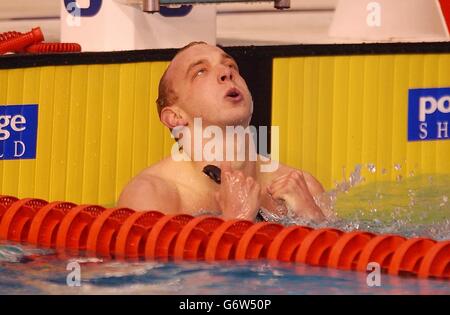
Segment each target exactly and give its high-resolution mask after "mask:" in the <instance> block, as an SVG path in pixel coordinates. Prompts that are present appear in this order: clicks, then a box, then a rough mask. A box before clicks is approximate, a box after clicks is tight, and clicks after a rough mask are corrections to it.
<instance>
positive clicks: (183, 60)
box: [167, 44, 253, 126]
mask: <svg viewBox="0 0 450 315" xmlns="http://www.w3.org/2000/svg"><path fill="white" fill-rule="evenodd" d="M167 75H168V79H169V80H170V81H171V85H172V88H173V89H174V91H175V93H176V94H177V96H178V101H177V103H176V104H175V105H177V106H179V107H180V108H181V109H182V110H183V111H184V112H185V113H186V114H187V115H188V117H187V119H188V121H189V123H190V124H192V122H193V120H194V118H195V117H202V122H203V125H204V126H205V125H217V126H229V125H243V126H246V125H248V124H249V122H250V118H251V115H252V111H253V102H252V98H251V95H250V92H249V90H248V87H247V84H246V83H245V81H244V79H243V78H242V77H241V75H240V74H239V69H238V66H237V64H236V62H235V61H234V59H233V58H231V57H230V56H229V55H227V54H226V53H225V52H224V51H223V50H222V49H220V48H218V47H216V46H210V45H206V44H198V45H195V46H192V47H189V48H188V49H186V50H184V51H182V52H181V53H180V54H178V55H177V56H176V57H175V58H174V59H173V60H172V62H171V64H170V67H169V70H168V71H167Z"/></svg>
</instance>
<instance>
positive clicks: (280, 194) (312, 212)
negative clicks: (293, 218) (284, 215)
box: [267, 170, 325, 222]
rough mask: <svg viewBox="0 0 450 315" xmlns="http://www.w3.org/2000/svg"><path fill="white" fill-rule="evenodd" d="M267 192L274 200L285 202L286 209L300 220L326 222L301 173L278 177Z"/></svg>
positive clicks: (296, 172)
mask: <svg viewBox="0 0 450 315" xmlns="http://www.w3.org/2000/svg"><path fill="white" fill-rule="evenodd" d="M267 192H268V193H269V194H270V195H271V196H272V198H273V199H275V200H280V201H284V202H285V204H286V207H287V208H288V209H289V210H291V211H293V212H294V213H295V214H296V215H297V216H299V217H300V218H303V219H306V220H308V221H314V222H321V221H323V220H325V216H324V214H323V213H322V210H321V209H320V208H319V207H318V206H317V205H316V203H315V201H314V198H313V196H312V194H311V192H310V190H309V189H308V185H307V183H306V181H305V177H304V175H303V172H301V171H297V170H295V171H291V172H289V173H288V174H285V175H282V176H280V177H278V178H277V179H275V180H274V181H273V182H272V183H271V184H270V185H269V186H267Z"/></svg>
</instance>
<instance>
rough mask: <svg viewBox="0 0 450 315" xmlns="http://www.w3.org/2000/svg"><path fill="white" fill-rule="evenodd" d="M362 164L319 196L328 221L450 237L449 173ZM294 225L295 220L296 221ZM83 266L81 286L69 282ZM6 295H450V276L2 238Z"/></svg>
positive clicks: (1, 289) (0, 272) (1, 286)
mask: <svg viewBox="0 0 450 315" xmlns="http://www.w3.org/2000/svg"><path fill="white" fill-rule="evenodd" d="M360 170H361V169H360V168H357V169H356V171H355V172H354V173H352V175H351V176H350V179H349V180H348V181H345V182H343V183H339V184H338V185H336V188H335V189H333V190H331V191H328V192H327V193H326V194H324V196H323V198H322V199H321V200H319V201H318V202H319V203H322V205H323V206H327V207H329V209H331V210H332V212H333V213H334V219H333V220H332V221H330V222H328V223H327V224H326V226H334V227H337V228H339V229H342V230H345V231H352V230H368V231H372V232H376V233H395V234H400V235H404V236H407V237H414V236H425V237H429V238H433V239H436V240H448V239H450V202H449V200H448V198H449V197H450V175H422V176H411V177H408V178H404V179H401V178H398V180H396V181H386V182H377V183H368V184H362V182H363V181H364V180H363V178H362V177H361V175H360ZM291 223H292V222H291ZM71 262H77V263H78V264H79V265H80V268H81V269H80V279H81V282H80V284H81V286H69V285H68V284H67V278H68V276H69V274H70V273H71V271H72V270H67V265H68V263H71ZM0 294H199V295H205V294H225V295H227V294H233V295H234V294H269V295H272V294H273V295H276V294H433V295H434V294H450V282H449V281H448V280H437V279H418V278H415V277H405V276H401V277H397V276H390V275H387V274H382V275H381V285H380V286H369V285H368V282H367V274H365V273H361V272H352V271H342V270H334V269H329V268H321V267H312V266H306V265H303V264H298V263H281V262H273V261H248V262H215V263H207V262H182V263H175V262H122V261H112V260H102V259H97V258H87V257H71V258H64V259H62V258H60V257H57V256H56V255H55V253H54V252H53V251H51V250H42V249H37V248H34V247H30V246H27V245H18V244H11V243H5V242H3V243H0Z"/></svg>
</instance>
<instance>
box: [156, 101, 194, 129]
mask: <svg viewBox="0 0 450 315" xmlns="http://www.w3.org/2000/svg"><path fill="white" fill-rule="evenodd" d="M185 116H186V115H185V114H184V113H183V111H181V110H180V109H179V108H176V107H172V106H167V107H164V108H163V109H162V110H161V122H162V123H163V124H164V125H165V126H166V127H167V128H169V129H173V128H175V127H177V126H186V125H187V123H188V121H187V119H186V118H185Z"/></svg>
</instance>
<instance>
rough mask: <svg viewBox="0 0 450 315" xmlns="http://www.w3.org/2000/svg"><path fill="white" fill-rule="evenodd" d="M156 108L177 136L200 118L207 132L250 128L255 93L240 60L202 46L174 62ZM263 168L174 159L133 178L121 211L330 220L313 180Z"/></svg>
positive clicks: (184, 51) (186, 149) (295, 172)
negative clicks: (214, 172) (215, 171)
mask: <svg viewBox="0 0 450 315" xmlns="http://www.w3.org/2000/svg"><path fill="white" fill-rule="evenodd" d="M157 105H158V113H159V116H160V120H161V122H162V123H163V124H164V125H165V126H167V127H168V128H169V129H170V130H176V129H177V128H179V127H184V128H187V129H189V130H190V131H191V134H194V131H193V130H192V129H193V128H194V125H195V124H194V118H197V119H198V117H201V119H202V126H203V128H206V127H207V126H218V127H219V128H221V129H224V130H225V127H226V126H242V127H244V128H246V127H247V126H248V125H249V123H250V119H251V115H252V112H253V101H252V97H251V94H250V92H249V90H248V87H247V84H246V82H245V80H244V79H243V78H242V77H241V75H240V74H239V69H238V65H237V64H236V62H235V61H234V59H233V58H232V57H231V56H229V55H228V54H226V53H225V52H224V51H223V50H222V49H220V48H219V47H216V46H211V45H208V44H206V43H203V42H194V43H191V44H189V45H187V46H186V47H184V48H182V49H181V50H180V51H179V52H178V53H177V54H176V56H175V57H174V58H173V60H172V61H171V63H170V65H169V67H168V68H167V70H166V72H165V73H164V75H163V77H162V78H161V80H160V83H159V95H158V100H157ZM183 140H186V137H185V134H184V133H183ZM236 145H241V146H242V145H244V146H246V147H245V148H236V150H237V151H239V149H248V148H249V146H251V147H254V144H253V142H252V141H247V142H245V144H242V143H240V144H236ZM183 146H184V148H183V152H182V153H181V154H188V155H189V156H190V157H192V154H191V152H192V149H193V148H192V147H190V146H187V147H186V146H185V145H183ZM186 152H187V153H186ZM263 163H264V162H262V161H260V160H257V161H253V160H250V159H248V158H247V159H245V160H244V161H240V160H236V159H234V160H233V161H227V162H207V161H205V160H197V159H190V160H182V161H179V160H175V159H174V158H173V155H172V156H170V157H167V158H166V159H164V160H162V161H160V162H158V163H156V164H154V165H152V166H150V167H149V168H147V169H145V170H143V171H142V172H141V173H140V174H138V175H137V176H136V177H135V178H133V179H132V180H131V181H130V183H129V184H128V185H127V186H126V187H125V188H124V190H123V192H122V194H121V195H120V198H119V201H118V206H121V207H129V208H132V209H136V210H159V211H161V212H164V213H167V214H169V213H171V214H174V213H188V214H193V215H195V214H197V213H199V212H201V211H203V210H219V211H220V216H221V217H223V218H224V219H232V218H239V219H248V220H252V221H254V220H255V219H256V216H257V214H258V210H259V209H260V208H264V209H266V211H269V212H273V213H276V214H278V215H280V214H286V212H287V209H289V211H292V212H293V213H295V214H296V215H297V216H298V217H300V218H302V219H305V220H308V221H313V222H321V221H323V220H324V219H325V216H324V213H323V211H322V210H321V209H320V207H319V206H317V204H316V203H315V201H314V197H315V196H318V195H320V194H322V193H323V191H324V190H323V188H322V185H321V184H320V183H319V182H318V181H317V180H316V179H315V178H314V177H313V176H312V175H311V174H309V173H307V172H305V171H301V170H297V169H294V168H291V167H288V166H286V165H282V164H281V163H280V164H279V165H278V168H277V169H276V170H274V171H273V172H261V167H260V166H261V164H263ZM208 164H215V165H217V166H219V167H220V168H221V170H222V174H221V184H220V185H218V184H217V183H216V182H214V181H213V180H211V179H210V178H208V177H207V176H205V174H204V173H203V172H202V170H203V168H204V167H205V166H206V165H208ZM280 205H282V207H280ZM280 209H281V210H280ZM281 212H284V213H281Z"/></svg>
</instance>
